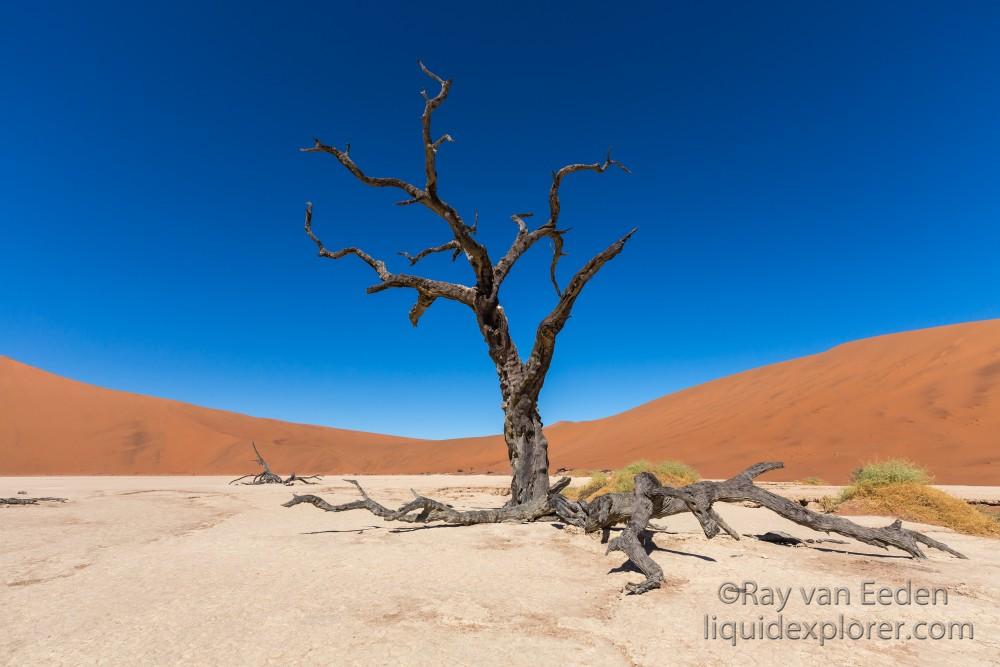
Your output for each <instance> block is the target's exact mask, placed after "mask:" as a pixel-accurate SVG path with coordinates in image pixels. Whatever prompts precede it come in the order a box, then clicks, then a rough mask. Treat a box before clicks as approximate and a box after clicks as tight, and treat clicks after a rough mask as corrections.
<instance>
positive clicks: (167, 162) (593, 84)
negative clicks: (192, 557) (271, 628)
mask: <svg viewBox="0 0 1000 667" xmlns="http://www.w3.org/2000/svg"><path fill="white" fill-rule="evenodd" d="M479 4H480V3H458V2H455V3H436V2H427V3H396V2H382V3H336V2H323V3H315V4H314V5H311V6H310V5H305V4H300V3H292V2H282V3H273V2H269V3H248V2H240V3H230V4H229V6H228V7H226V8H219V7H217V6H215V5H216V3H202V2H199V3H180V2H170V3H117V5H105V4H103V3H77V2H73V3H53V2H39V3H28V2H22V3H13V2H9V3H3V6H2V8H0V58H2V61H0V62H2V67H0V100H2V104H0V231H2V234H0V354H6V355H9V356H11V357H13V358H15V359H18V360H21V361H24V362H26V363H29V364H33V365H37V366H41V367H43V368H45V369H48V370H51V371H54V372H56V373H60V374H63V375H67V376H69V377H73V378H76V379H80V380H85V381H88V382H92V383H96V384H99V385H104V386H109V387H113V388H118V389H125V390H130V391H135V392H141V393H147V394H153V395H157V396H165V397H170V398H176V399H181V400H184V401H190V402H193V403H198V404H202V405H208V406H213V407H221V408H227V409H233V410H238V411H242V412H248V413H251V414H256V415H263V416H271V417H277V418H281V419H288V420H295V421H302V422H312V423H321V424H329V425H335V426H340V427H347V428H357V429H365V430H374V431H381V432H389V433H401V434H408V435H418V436H427V437H446V436H458V435H471V434H483V433H490V432H497V431H498V430H499V428H500V425H501V413H500V410H499V407H498V406H499V393H498V390H497V387H496V378H495V374H494V371H493V368H492V367H491V365H490V362H489V360H488V358H487V356H486V353H485V347H484V344H483V342H482V340H481V339H480V337H479V335H478V332H477V330H476V327H475V324H474V321H473V319H472V317H471V314H470V313H469V312H467V311H466V310H464V309H462V308H461V307H459V306H456V305H454V304H448V303H439V304H437V305H435V307H434V308H432V309H431V311H429V312H428V313H427V315H425V316H424V318H423V320H422V322H421V324H420V327H419V328H417V329H413V328H412V327H411V326H410V324H409V322H408V321H407V311H408V309H409V307H410V305H411V303H412V296H411V295H410V294H408V293H404V292H403V291H401V290H400V291H396V292H389V293H383V294H379V295H374V296H366V295H365V293H364V288H365V287H366V286H367V285H369V284H371V283H372V281H373V277H374V276H373V274H372V273H371V271H370V269H368V267H366V266H364V265H362V264H361V263H360V262H358V261H354V260H353V259H350V258H349V259H347V260H343V261H341V262H337V263H333V262H330V261H322V260H320V259H318V258H316V256H315V251H314V250H315V249H314V248H313V247H312V246H311V245H310V243H309V242H308V240H307V239H306V237H305V236H304V235H303V233H302V209H303V203H304V202H305V201H306V200H312V201H314V202H315V206H316V221H315V224H316V228H317V230H318V231H319V232H320V233H321V235H322V236H323V238H324V240H325V241H326V242H327V244H328V245H330V246H338V247H339V246H341V245H348V244H358V245H361V246H363V247H365V248H366V249H368V250H369V251H370V252H372V253H373V254H377V255H380V256H382V257H384V258H386V259H388V260H391V261H393V262H396V265H395V266H396V267H397V268H402V267H403V264H401V263H400V262H399V261H397V260H401V258H398V257H397V256H396V255H395V253H396V252H397V251H399V250H408V251H411V252H413V251H415V250H419V249H421V248H423V247H426V246H428V245H434V244H437V243H441V242H443V241H445V240H447V238H448V235H447V231H446V229H445V228H444V227H443V225H442V224H441V223H440V222H439V221H438V220H436V219H434V218H432V217H431V216H430V215H429V214H427V213H426V212H423V211H419V210H416V208H415V207H409V208H405V209H400V208H396V207H394V206H392V205H391V202H392V201H394V200H395V199H397V198H398V197H396V196H395V195H393V194H391V193H387V192H381V191H376V190H372V189H369V188H365V187H363V186H361V185H360V184H358V183H357V182H355V181H354V180H353V179H352V178H351V177H349V175H347V174H346V172H344V171H343V169H342V168H341V167H340V166H339V165H337V164H336V162H335V161H334V160H333V159H332V158H331V157H329V156H321V155H306V154H301V153H299V152H298V151H297V149H298V148H299V147H300V146H305V145H308V144H309V143H310V142H311V138H312V137H313V136H318V137H321V138H323V139H324V140H325V141H327V142H329V143H336V144H338V145H343V143H345V142H350V143H351V145H352V155H353V156H354V157H355V159H357V160H358V161H359V162H360V163H361V164H362V165H363V166H364V167H365V168H366V169H368V170H369V171H370V172H372V173H377V174H384V175H390V174H391V175H399V176H402V177H406V178H410V179H414V180H419V178H420V174H421V153H420V143H419V133H418V131H419V114H420V110H421V105H422V102H421V99H420V97H419V95H418V92H419V91H420V89H421V88H423V87H425V85H427V81H425V80H424V78H423V77H422V76H421V74H420V73H419V71H418V70H417V67H416V61H417V59H418V58H422V59H423V60H424V61H425V62H426V63H427V64H428V65H429V66H431V67H432V68H433V69H435V70H437V71H438V72H439V73H441V74H442V75H445V76H447V77H450V78H452V79H454V81H455V83H454V88H453V91H452V95H451V98H450V99H449V100H448V102H447V104H446V106H445V107H443V108H442V109H441V111H440V112H439V114H438V115H437V118H436V121H437V122H436V128H437V129H438V130H439V131H442V132H444V131H447V132H449V133H451V134H452V135H453V136H454V137H455V139H456V143H454V144H451V145H448V146H446V147H445V148H444V149H442V154H441V160H440V165H441V190H442V193H443V195H444V196H445V198H447V199H448V200H449V201H451V202H452V203H453V204H455V205H456V206H457V207H458V208H459V209H460V210H461V211H463V212H464V213H466V214H467V215H469V216H471V213H472V211H473V209H475V208H478V209H479V212H480V229H481V238H482V239H484V240H485V241H487V242H488V243H489V244H490V245H491V247H492V248H493V249H494V255H497V254H499V253H500V252H501V250H502V249H503V248H505V247H506V244H508V243H509V241H510V239H511V238H512V235H513V233H514V231H515V228H514V225H513V224H512V223H511V222H510V219H509V216H510V214H511V213H514V212H518V211H525V210H534V211H537V212H539V213H542V212H543V211H545V206H546V192H547V188H548V185H549V179H550V172H551V170H553V169H555V168H557V167H559V166H561V165H562V164H564V163H566V162H575V161H592V160H596V159H599V158H600V157H602V156H603V154H604V151H605V149H606V148H607V147H608V145H613V146H614V149H615V155H616V157H618V158H619V159H621V160H622V161H624V162H625V163H627V164H628V165H629V166H630V167H631V168H632V170H633V172H634V173H633V175H631V176H625V175H623V174H620V173H609V174H606V175H603V176H597V175H592V174H584V175H580V177H579V178H577V179H574V180H573V181H572V182H571V183H568V184H567V186H566V187H565V188H564V190H563V201H564V208H563V221H564V222H565V223H566V224H567V225H570V226H572V227H573V232H572V233H571V234H570V235H569V236H568V238H567V248H566V249H567V251H568V252H569V256H568V257H567V258H565V259H564V261H563V267H562V271H563V272H562V277H563V280H565V279H566V278H567V277H568V275H570V272H571V271H572V270H575V268H576V267H578V266H579V265H580V264H581V263H582V262H583V261H585V259H586V258H588V257H589V256H590V255H592V254H593V253H594V252H596V251H598V250H599V249H601V248H603V247H604V246H606V245H607V244H608V243H609V242H610V241H611V240H613V239H615V238H617V237H618V236H619V235H620V234H621V233H622V232H624V231H625V230H628V229H629V228H631V227H633V226H637V227H638V228H639V233H638V234H637V235H636V236H635V237H634V238H633V240H632V242H631V243H630V245H629V246H628V247H627V249H626V250H625V252H624V253H623V254H622V255H621V256H620V257H619V258H617V259H616V260H615V261H614V262H613V263H611V264H609V265H608V266H607V267H605V270H604V271H603V272H602V273H601V274H600V275H599V276H598V277H597V278H596V279H595V280H594V281H592V283H591V284H590V285H589V287H588V288H587V291H586V292H585V294H584V296H583V297H582V298H581V299H580V300H579V302H578V303H577V307H576V309H575V314H574V317H573V319H572V320H571V321H570V323H569V325H568V326H567V328H566V330H565V331H564V332H563V335H562V337H561V339H560V342H559V347H558V350H557V354H556V359H555V363H554V365H553V368H552V372H551V374H550V376H549V379H548V382H547V384H546V388H545V391H544V392H543V397H542V409H543V417H544V418H545V420H546V422H547V423H552V422H555V421H557V420H563V419H572V420H578V419H587V418H593V417H599V416H604V415H607V414H612V413H615V412H618V411H620V410H622V409H625V408H629V407H632V406H634V405H637V404H639V403H641V402H643V401H646V400H649V399H652V398H655V397H658V396H660V395H662V394H665V393H667V392H670V391H673V390H676V389H678V388H681V387H685V386H689V385H692V384H695V383H698V382H701V381H704V380H708V379H711V378H714V377H718V376H721V375H725V374H728V373H731V372H736V371H739V370H743V369H746V368H749V367H752V366H756V365H759V364H764V363H770V362H774V361H778V360H782V359H786V358H790V357H795V356H799V355H802V354H808V353H812V352H817V351H820V350H823V349H825V348H827V347H829V346H832V345H834V344H837V343H839V342H842V341H846V340H850V339H854V338H859V337H865V336H872V335H877V334H882V333H889V332H895V331H901V330H905V329H912V328H918V327H926V326H933V325H939V324H948V323H954V322H960V321H966V320H974V319H985V318H992V317H998V316H1000V259H998V252H1000V224H998V212H1000V169H998V160H1000V86H998V79H997V76H998V71H1000V40H998V39H997V35H998V34H1000V10H998V9H997V5H996V3H987V2H984V3H978V4H976V3H962V2H959V3H922V2H914V3H868V2H865V3H850V2H837V3H833V2H827V3H813V2H809V3H803V2H790V3H787V4H782V3H765V4H760V3H686V4H685V5H681V4H679V3H675V4H669V5H668V4H667V3H657V4H656V5H654V4H652V3H650V4H647V5H642V4H636V3H593V4H587V3H564V4H561V5H557V4H555V3H552V4H548V5H547V6H546V7H545V8H543V9H540V8H538V7H537V5H539V4H543V3H525V4H524V5H521V6H520V7H518V6H515V5H514V4H512V3H493V4H492V5H491V8H489V9H486V8H483V7H482V6H478V7H477V6H476V5H479ZM904 7H905V9H904ZM526 259H528V261H525V262H524V263H523V264H521V265H519V267H518V270H517V271H516V272H515V274H514V275H513V276H512V277H511V279H510V280H509V282H508V284H507V287H506V290H505V292H504V294H503V296H504V298H505V301H506V304H507V310H508V312H509V314H510V315H511V317H512V320H513V326H514V333H515V337H516V338H517V339H518V340H519V341H521V345H522V347H526V346H527V345H528V343H529V341H530V340H531V337H532V334H533V327H534V324H535V322H537V320H538V319H539V318H540V317H541V316H542V314H543V313H544V312H546V310H547V309H548V308H549V307H551V305H552V303H553V301H554V294H553V292H552V289H551V287H550V286H549V284H548V281H547V260H548V257H547V249H546V248H543V247H541V246H540V247H539V248H538V249H537V250H535V251H534V252H533V253H532V254H531V255H529V257H528V258H526ZM424 268H425V271H427V272H429V273H432V274H434V275H436V276H439V277H442V278H452V279H461V280H468V279H469V276H468V269H467V267H464V266H459V265H451V264H450V263H449V262H448V261H447V259H446V258H445V257H443V256H442V257H437V258H434V259H433V260H429V261H427V262H426V266H425V267H424Z"/></svg>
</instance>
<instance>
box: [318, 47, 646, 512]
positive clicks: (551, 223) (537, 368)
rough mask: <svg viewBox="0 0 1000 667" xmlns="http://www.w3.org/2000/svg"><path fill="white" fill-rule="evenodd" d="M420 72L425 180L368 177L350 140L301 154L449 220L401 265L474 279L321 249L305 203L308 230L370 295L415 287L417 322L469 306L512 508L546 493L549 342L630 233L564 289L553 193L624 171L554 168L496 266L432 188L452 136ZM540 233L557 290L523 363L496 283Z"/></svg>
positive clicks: (472, 229) (442, 89) (443, 87)
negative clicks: (498, 417)
mask: <svg viewBox="0 0 1000 667" xmlns="http://www.w3.org/2000/svg"><path fill="white" fill-rule="evenodd" d="M420 69H421V70H422V71H423V73H424V74H426V75H427V76H428V77H429V78H430V79H432V80H433V81H434V82H435V83H436V84H437V85H438V86H439V89H438V92H437V94H436V95H434V96H433V97H431V96H430V95H428V94H427V93H426V92H424V93H423V96H424V111H423V114H422V115H421V135H422V139H423V149H424V151H423V152H424V156H423V157H424V174H425V182H424V184H423V186H422V187H418V186H417V185H413V184H411V183H409V182H407V181H404V180H402V179H399V178H391V177H373V176H369V175H368V174H367V173H365V172H364V171H363V170H362V169H361V167H359V166H358V164H357V163H356V162H355V161H354V159H353V158H352V157H351V155H350V145H347V146H346V147H345V148H344V149H343V150H342V149H339V148H336V147H334V146H329V145H327V144H324V143H323V142H321V141H320V140H319V139H316V140H315V142H314V144H313V145H312V146H311V147H309V148H303V149H302V150H303V151H304V152H307V153H326V154H329V155H332V156H333V157H334V158H336V159H337V161H338V162H340V164H341V165H343V166H344V168H346V169H347V170H348V171H349V172H350V173H351V174H352V175H353V176H354V177H355V178H357V179H358V180H359V181H361V182H362V183H364V184H365V185H369V186H372V187H376V188H394V189H397V190H400V191H402V192H403V194H404V195H405V196H406V199H404V200H402V201H400V202H399V204H400V205H401V206H409V205H412V204H419V205H421V206H424V207H425V208H427V209H429V210H430V211H432V212H433V213H434V214H436V215H437V216H438V217H439V218H441V220H442V221H444V223H445V224H446V225H447V228H448V231H449V233H450V235H451V239H450V240H448V241H446V242H444V243H442V244H440V245H436V246H433V247H430V248H427V249H425V250H422V251H420V252H418V253H417V254H415V255H410V254H409V253H406V252H403V253H400V254H401V255H402V256H403V257H405V258H406V259H407V260H408V261H409V263H410V265H411V266H413V265H416V264H417V263H418V262H419V261H421V260H422V259H423V258H425V257H427V256H429V255H432V254H436V253H441V252H449V253H451V257H452V259H453V260H454V259H456V258H458V257H459V256H463V257H465V259H466V261H467V262H468V264H469V267H470V269H471V270H472V278H473V281H472V284H471V285H463V284H458V283H449V282H444V281H440V280H433V279H430V278H424V277H421V276H415V275H411V274H406V273H393V272H391V271H389V269H388V267H387V265H386V263H385V262H384V261H382V260H379V259H375V258H374V257H372V256H371V255H369V254H368V253H366V252H365V251H363V250H361V249H360V248H355V247H349V248H343V249H341V250H336V251H330V250H328V249H327V248H326V246H325V245H324V244H323V242H322V241H321V240H320V239H319V237H318V236H317V235H316V234H315V233H314V232H313V229H312V204H311V203H307V204H306V215H305V230H306V234H308V235H309V238H310V239H312V241H313V242H314V243H315V244H316V247H317V248H318V250H319V255H320V257H325V258H327V259H334V260H336V259H340V258H342V257H346V256H348V255H354V256H355V257H358V258H359V259H360V260H361V261H363V262H365V263H366V264H368V265H369V266H370V267H371V268H372V269H373V270H374V271H375V273H376V275H378V278H379V282H378V283H376V284H375V285H373V286H371V287H369V288H368V293H369V294H372V293H375V292H381V291H383V290H386V289H392V288H408V289H412V290H415V291H416V293H417V299H416V303H414V305H413V308H412V309H411V310H410V322H411V323H412V324H413V326H416V325H417V324H418V322H419V321H420V318H421V317H422V316H423V314H424V313H425V312H426V311H427V309H428V308H430V307H431V305H433V304H434V302H435V301H437V300H438V299H446V300H449V301H454V302H456V303H460V304H462V305H464V306H466V307H468V308H470V309H471V310H472V311H473V313H474V315H475V317H476V322H477V324H478V326H479V330H480V333H481V334H482V336H483V340H484V341H485V343H486V349H487V352H488V354H489V356H490V359H491V361H492V362H493V364H494V366H495V367H496V372H497V377H498V380H499V383H500V395H501V398H502V408H503V411H504V439H505V440H506V443H507V456H508V459H509V460H510V465H511V471H512V473H513V479H512V482H511V499H510V503H509V504H510V505H512V506H516V505H520V504H524V503H530V502H535V501H544V500H545V499H546V498H547V494H548V490H549V477H548V472H549V457H548V441H547V440H546V438H545V435H544V433H543V432H542V419H541V416H540V415H539V412H538V396H539V393H540V392H541V390H542V385H543V384H544V383H545V376H546V374H547V373H548V370H549V366H550V365H551V363H552V357H553V354H554V352H555V344H556V338H557V336H558V335H559V332H560V331H562V328H563V327H564V326H565V324H566V322H567V321H568V320H569V316H570V311H571V310H572V308H573V305H574V304H575V303H576V300H577V298H578V297H579V296H580V293H581V292H582V291H583V288H584V286H585V285H586V284H587V281H589V280H590V279H591V278H593V277H594V276H595V275H596V274H597V272H598V271H600V269H601V267H603V266H604V264H606V263H607V262H609V261H610V260H611V259H613V258H614V257H615V256H616V255H618V253H620V252H621V251H622V248H623V247H624V246H625V243H626V242H627V241H628V239H629V238H630V237H631V236H632V234H633V233H634V232H635V230H634V229H633V230H632V231H630V232H629V233H628V234H626V235H624V236H623V237H621V238H620V239H619V240H618V241H616V242H614V243H613V244H611V245H610V246H609V247H608V248H607V249H605V250H604V251H602V252H600V253H598V254H597V255H596V256H594V257H593V258H592V259H591V260H590V261H588V262H587V263H586V264H585V265H584V266H583V268H581V269H580V270H579V271H578V272H577V273H576V274H575V275H574V276H573V277H572V278H571V279H570V281H569V283H567V285H566V288H565V289H560V287H559V282H558V280H557V278H556V267H557V265H558V262H559V259H560V258H561V257H562V256H563V252H562V248H563V236H564V235H565V233H566V231H567V230H566V229H560V228H559V213H560V208H561V203H560V200H559V189H560V186H561V185H562V182H563V180H564V179H565V178H566V177H567V176H569V175H570V174H573V173H576V172H581V171H592V172H597V173H603V172H605V171H607V169H608V168H609V167H618V168H620V169H622V170H623V171H625V172H627V171H628V170H627V169H626V168H625V167H624V166H623V165H622V164H620V163H619V162H617V161H615V160H613V159H611V156H610V154H609V155H608V156H607V157H606V158H605V159H604V160H603V161H601V162H594V163H590V164H570V165H567V166H565V167H562V168H561V169H559V170H557V171H555V172H554V173H553V175H552V184H551V186H550V187H549V213H548V218H547V220H546V221H545V222H544V223H543V224H541V225H539V226H538V227H537V228H535V229H531V228H529V226H528V223H527V220H528V219H529V218H530V217H531V215H532V214H530V213H517V214H514V215H513V216H511V219H512V220H513V221H514V223H515V224H516V225H517V233H516V235H515V237H514V241H513V242H512V243H511V245H510V247H509V248H508V249H507V251H506V252H505V253H504V254H503V256H502V257H501V258H500V259H499V260H498V261H496V262H494V261H493V260H492V259H491V257H490V253H489V250H488V249H487V248H486V247H485V246H484V245H483V244H482V243H480V242H479V241H477V240H476V238H475V233H476V228H477V226H478V216H477V219H476V220H475V221H474V223H473V224H472V225H468V224H466V222H465V221H464V220H463V218H462V216H461V215H460V214H459V213H458V211H457V210H455V208H453V207H452V206H451V205H450V204H448V203H447V202H446V201H445V200H444V199H443V198H442V196H441V193H440V191H439V189H438V173H437V153H438V150H439V149H440V148H441V146H442V145H443V144H444V143H447V142H451V141H452V138H451V136H450V135H448V134H444V135H441V136H440V137H438V138H436V139H435V138H434V135H433V133H432V131H431V118H432V116H433V113H434V111H435V110H436V109H437V108H438V107H439V106H441V104H442V103H443V102H444V101H445V99H447V97H448V93H449V92H450V90H451V81H447V80H444V79H442V78H441V77H439V76H438V75H436V74H434V73H433V72H431V71H430V70H428V69H427V68H426V67H424V65H423V64H422V63H421V64H420ZM542 239H549V240H550V241H551V242H552V247H553V254H552V263H551V266H550V271H549V273H550V280H551V282H552V285H553V287H554V288H555V292H556V296H557V302H556V305H555V307H554V308H553V309H552V311H551V312H550V313H549V314H548V315H547V316H546V317H545V318H544V319H543V320H542V321H541V322H540V323H539V324H538V327H537V330H536V333H535V341H534V345H533V348H532V350H531V351H530V353H529V354H528V356H527V358H525V359H522V357H521V355H520V353H519V352H518V349H517V346H516V345H515V344H514V340H513V338H511V335H510V325H509V322H508V320H507V315H506V313H505V312H504V309H503V307H502V306H501V304H500V286H501V285H502V284H503V281H504V280H505V279H506V278H507V275H508V274H509V273H510V270H511V269H512V268H513V267H514V265H515V264H516V263H517V260H518V259H520V257H521V256H522V255H524V253H526V252H527V251H528V250H529V249H530V248H531V247H532V246H534V245H535V244H536V243H537V242H538V241H540V240H542Z"/></svg>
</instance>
